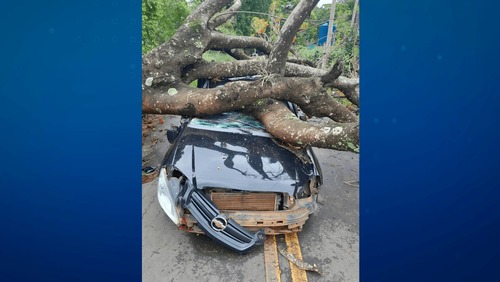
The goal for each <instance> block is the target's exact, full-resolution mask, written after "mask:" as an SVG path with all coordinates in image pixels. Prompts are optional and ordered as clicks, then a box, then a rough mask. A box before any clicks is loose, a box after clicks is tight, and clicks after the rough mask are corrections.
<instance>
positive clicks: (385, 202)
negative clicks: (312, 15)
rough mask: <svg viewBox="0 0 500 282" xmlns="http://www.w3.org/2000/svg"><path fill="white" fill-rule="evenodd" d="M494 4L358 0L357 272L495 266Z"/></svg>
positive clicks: (398, 276) (420, 276) (492, 273)
mask: <svg viewBox="0 0 500 282" xmlns="http://www.w3.org/2000/svg"><path fill="white" fill-rule="evenodd" d="M497 11H498V4H497V3H494V2H492V1H491V2H490V3H487V2H486V1H361V19H360V22H361V31H360V32H361V36H360V38H361V78H362V79H361V89H362V90H361V91H362V92H361V96H362V97H361V104H362V106H361V108H362V110H361V148H362V149H361V155H360V162H361V167H360V171H361V180H360V186H361V193H360V195H361V196H360V206H361V208H360V209H361V210H360V233H361V235H360V240H361V263H360V264H361V280H362V281H484V280H490V279H493V278H494V277H498V273H497V267H496V266H497V265H498V261H499V243H498V238H500V234H499V232H498V226H500V220H499V219H500V216H499V215H500V214H499V211H498V206H499V202H500V200H499V199H500V197H499V196H500V195H499V190H498V189H499V187H500V184H499V174H498V171H499V170H498V161H499V154H498V152H499V150H498V148H497V146H498V145H499V144H500V142H499V141H500V140H499V134H498V131H497V129H498V128H499V126H498V124H497V122H498V121H500V118H499V111H498V102H499V100H500V97H499V94H500V92H499V91H498V86H497V85H496V84H497V83H498V74H499V72H498V63H499V56H498V52H499V50H500V48H499V46H498V40H499V31H498V23H497V18H498V17H497V16H496V14H497ZM493 280H498V278H496V279H493Z"/></svg>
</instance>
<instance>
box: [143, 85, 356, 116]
mask: <svg viewBox="0 0 500 282" xmlns="http://www.w3.org/2000/svg"><path fill="white" fill-rule="evenodd" d="M263 98H275V99H279V100H288V101H291V102H293V103H296V104H297V105H299V106H300V107H301V108H302V109H303V111H304V112H305V113H306V114H307V115H309V116H318V117H329V118H331V119H333V120H336V121H339V122H355V121H357V117H356V116H355V115H354V114H353V113H351V112H350V111H349V110H348V109H347V108H346V107H344V106H343V105H341V104H340V103H338V102H336V101H335V100H334V99H333V98H332V97H331V96H330V95H327V94H326V93H325V92H324V91H323V87H322V84H321V82H320V80H319V79H318V78H283V77H281V78H277V79H276V80H275V81H273V82H268V83H263V82H261V81H253V82H246V81H236V82H232V83H227V84H226V85H224V87H217V88H210V89H201V88H194V87H190V86H187V85H185V84H178V85H177V86H176V87H170V88H167V87H157V88H154V89H152V90H151V91H150V93H149V94H148V95H144V96H143V100H142V102H143V108H142V111H143V113H150V114H176V115H188V116H203V115H212V114H216V113H221V112H228V111H234V110H238V109H242V108H245V107H246V106H247V105H249V104H251V103H253V102H255V101H257V100H259V99H263Z"/></svg>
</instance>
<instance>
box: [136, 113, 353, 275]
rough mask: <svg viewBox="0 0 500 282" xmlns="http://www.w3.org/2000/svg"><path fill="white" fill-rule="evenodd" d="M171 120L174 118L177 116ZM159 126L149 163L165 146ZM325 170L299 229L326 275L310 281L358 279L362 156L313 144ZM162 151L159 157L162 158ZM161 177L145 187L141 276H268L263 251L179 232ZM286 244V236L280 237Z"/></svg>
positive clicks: (305, 253)
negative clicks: (242, 250) (159, 190)
mask: <svg viewBox="0 0 500 282" xmlns="http://www.w3.org/2000/svg"><path fill="white" fill-rule="evenodd" d="M170 123H174V124H175V123H176V120H175V118H174V119H172V120H170ZM167 126H169V122H166V123H165V124H164V125H162V127H158V128H156V129H155V130H156V131H155V134H156V135H153V136H154V139H158V140H159V141H158V142H157V143H156V145H155V146H154V147H151V148H149V149H148V148H147V146H145V147H146V151H147V152H146V153H147V154H150V155H151V156H152V157H150V158H149V159H148V162H149V164H150V165H154V164H155V163H156V162H159V161H160V160H161V155H162V154H164V153H163V152H164V151H166V148H167V147H168V145H169V144H168V142H167V141H166V136H165V135H164V134H165V131H164V129H165V127H167ZM314 151H315V153H316V156H317V157H318V160H319V162H320V164H321V168H322V170H323V181H324V183H323V186H322V187H321V190H320V192H319V200H318V202H319V209H318V211H317V212H316V213H315V214H313V215H312V216H311V217H310V218H309V220H308V221H307V222H306V224H305V226H304V229H303V230H302V232H300V233H298V237H299V242H300V248H301V251H302V257H303V260H304V261H305V262H307V263H310V264H313V263H314V264H316V265H317V266H318V268H319V269H320V271H321V273H322V275H319V274H317V273H314V272H308V273H307V279H308V281H359V188H358V186H359V181H358V180H359V155H357V154H353V153H349V152H339V151H333V150H326V149H317V148H315V149H314ZM158 156H160V157H158ZM156 184H157V179H155V180H153V181H152V182H149V183H146V184H143V186H142V190H143V192H142V209H143V215H142V272H143V281H146V282H150V281H217V282H219V281H228V282H229V281H231V282H233V281H266V275H265V268H264V250H263V248H262V247H260V248H257V249H256V250H254V251H253V252H251V253H250V254H247V255H237V254H235V253H233V252H231V251H229V250H227V249H225V248H224V247H222V246H220V245H218V244H216V243H214V242H213V241H211V240H210V239H208V238H207V237H205V236H203V235H195V234H190V233H186V232H184V231H180V230H178V229H177V228H176V226H175V224H174V223H172V222H171V221H170V219H169V218H168V216H167V215H166V214H165V213H164V212H163V210H162V209H161V207H160V205H159V203H158V200H157V197H156ZM276 240H277V243H278V245H284V244H285V242H284V236H277V237H276ZM278 256H279V268H280V270H281V276H280V278H281V281H292V275H291V271H290V265H289V262H288V261H287V260H286V259H285V258H284V257H283V256H281V255H278Z"/></svg>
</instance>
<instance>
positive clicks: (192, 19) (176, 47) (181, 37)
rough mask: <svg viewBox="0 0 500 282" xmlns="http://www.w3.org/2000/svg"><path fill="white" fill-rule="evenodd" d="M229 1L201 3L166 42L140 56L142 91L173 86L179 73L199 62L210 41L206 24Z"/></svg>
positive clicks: (214, 0)
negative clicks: (159, 86) (160, 86)
mask: <svg viewBox="0 0 500 282" xmlns="http://www.w3.org/2000/svg"><path fill="white" fill-rule="evenodd" d="M229 1H230V0H220V1H216V0H208V1H204V2H203V3H201V4H200V6H198V8H197V9H196V10H195V11H193V12H192V13H191V14H190V15H189V16H188V17H187V18H186V21H185V22H184V24H182V25H181V26H180V27H179V29H178V30H177V31H176V33H175V34H174V35H173V36H172V38H171V39H170V40H169V41H168V42H166V43H164V44H161V45H160V46H159V47H157V48H155V49H153V50H152V51H150V52H149V53H147V54H145V55H143V57H142V89H143V91H144V90H146V91H147V89H148V87H150V86H158V85H167V84H171V83H175V82H176V81H177V80H178V79H180V77H181V70H182V69H183V68H184V67H185V66H187V65H190V64H194V63H195V62H197V61H199V60H201V56H202V54H203V52H204V51H205V47H206V46H207V45H208V43H209V42H210V38H211V33H210V31H209V30H208V29H207V24H208V20H209V19H210V18H211V17H212V16H213V15H214V14H215V13H216V12H217V11H219V10H220V9H222V8H223V7H224V6H225V5H226V4H227V3H228V2H229ZM144 94H145V93H143V95H144ZM146 94H147V93H146Z"/></svg>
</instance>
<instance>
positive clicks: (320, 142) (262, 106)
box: [248, 99, 359, 151]
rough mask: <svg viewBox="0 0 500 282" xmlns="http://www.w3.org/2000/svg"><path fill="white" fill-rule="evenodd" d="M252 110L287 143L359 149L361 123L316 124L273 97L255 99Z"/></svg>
mask: <svg viewBox="0 0 500 282" xmlns="http://www.w3.org/2000/svg"><path fill="white" fill-rule="evenodd" d="M248 111H249V112H250V113H251V114H252V115H253V116H254V117H255V118H257V119H258V120H260V121H261V122H262V124H263V125H264V126H265V127H266V129H267V131H269V133H271V134H272V135H273V136H278V138H279V139H281V140H282V141H284V142H286V143H289V144H294V145H298V146H302V145H305V144H308V145H311V146H314V147H321V148H335V149H336V150H344V151H357V150H358V148H359V126H358V124H357V123H354V124H353V123H342V124H341V123H334V122H329V123H326V124H324V125H314V124H311V123H308V122H304V121H302V120H300V119H298V118H297V117H296V116H295V115H294V114H293V113H291V112H290V110H288V108H287V107H286V105H285V104H284V103H283V102H279V101H276V100H273V99H267V100H265V101H264V102H261V103H254V104H252V105H251V106H250V107H249V109H248Z"/></svg>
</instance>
